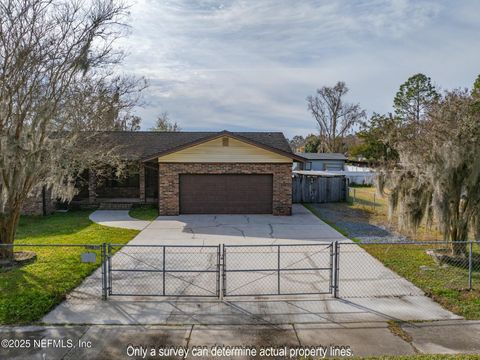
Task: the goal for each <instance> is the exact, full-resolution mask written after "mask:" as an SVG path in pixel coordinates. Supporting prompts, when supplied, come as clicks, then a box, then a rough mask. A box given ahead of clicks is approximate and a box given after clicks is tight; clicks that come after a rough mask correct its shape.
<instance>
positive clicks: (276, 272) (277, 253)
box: [223, 243, 334, 296]
mask: <svg viewBox="0 0 480 360" xmlns="http://www.w3.org/2000/svg"><path fill="white" fill-rule="evenodd" d="M333 255H334V254H333V244H332V243H328V244H325V243H323V244H302V245H297V244H292V245H225V246H224V247H223V295H224V296H267V295H307V294H328V293H331V292H332V286H333V273H332V265H333V261H334V258H333Z"/></svg>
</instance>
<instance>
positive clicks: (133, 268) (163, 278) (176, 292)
mask: <svg viewBox="0 0 480 360" xmlns="http://www.w3.org/2000/svg"><path fill="white" fill-rule="evenodd" d="M114 253H115V254H114ZM112 254H114V255H112ZM107 258H108V264H107V272H108V286H107V289H108V294H109V295H135V296H182V297H188V296H196V297H218V296H219V286H220V285H219V282H220V247H219V246H194V245H192V246H188V245H183V246H182V245H178V246H173V245H169V246H164V245H114V244H112V245H107Z"/></svg>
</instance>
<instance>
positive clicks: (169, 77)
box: [121, 0, 480, 137]
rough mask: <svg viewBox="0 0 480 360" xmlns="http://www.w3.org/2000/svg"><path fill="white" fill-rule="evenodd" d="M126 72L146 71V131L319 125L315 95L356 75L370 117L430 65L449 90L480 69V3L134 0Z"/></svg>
mask: <svg viewBox="0 0 480 360" xmlns="http://www.w3.org/2000/svg"><path fill="white" fill-rule="evenodd" d="M131 2H132V7H131V17H130V22H129V23H130V25H131V31H130V35H129V37H128V38H127V39H125V40H124V41H122V44H121V46H122V47H123V48H124V49H125V50H126V51H127V53H128V57H127V59H126V63H125V67H124V69H125V71H127V72H133V73H134V74H136V75H140V76H145V77H146V78H147V79H148V81H149V84H150V86H149V88H148V89H147V90H145V93H144V101H145V103H146V104H145V106H143V107H142V108H140V109H138V111H137V112H138V114H139V115H140V116H141V117H142V118H143V125H142V128H143V129H148V128H149V127H150V126H152V125H153V122H154V120H155V118H156V116H157V115H158V114H160V113H161V112H164V111H168V113H169V114H170V118H171V119H172V120H175V121H177V122H178V123H179V124H180V126H181V127H182V129H183V130H191V131H194V130H223V129H227V130H236V131H255V130H258V131H283V132H284V133H285V135H287V136H288V137H291V136H293V135H296V134H301V135H306V134H308V133H311V132H314V131H316V124H315V121H314V120H313V118H312V117H311V115H310V114H309V113H308V111H307V108H306V101H305V98H306V97H307V96H308V95H310V94H313V93H314V92H315V89H316V88H319V87H321V86H324V85H333V84H334V83H335V82H336V81H338V80H342V81H345V82H346V83H347V85H348V87H349V88H350V93H349V96H348V100H349V101H350V102H358V103H360V104H361V106H362V107H363V108H365V109H366V110H367V112H368V113H369V114H371V113H372V112H374V111H375V112H381V113H384V112H388V111H391V105H392V99H393V97H394V96H395V92H396V91H397V90H398V87H399V85H400V84H401V83H402V82H403V81H405V80H406V79H407V78H408V77H409V76H410V75H412V74H415V73H418V72H422V73H425V74H426V75H428V76H430V77H431V78H432V80H433V81H434V83H435V84H436V85H438V86H439V87H441V88H444V89H449V88H454V87H470V86H471V85H472V83H473V81H474V79H475V78H476V76H477V75H478V74H479V73H480V20H479V17H478V15H479V14H480V1H478V0H470V1H469V0H466V1H463V0H458V1H453V0H450V1H447V0H445V1H421V0H394V1H380V0H368V1H367V0H366V1H353V0H351V1H349V0H336V1H334V0H329V1H314V0H284V1H282V0H245V1H240V0H230V1H220V0H172V1H162V0H131Z"/></svg>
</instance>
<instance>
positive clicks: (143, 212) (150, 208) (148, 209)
mask: <svg viewBox="0 0 480 360" xmlns="http://www.w3.org/2000/svg"><path fill="white" fill-rule="evenodd" d="M128 214H129V215H130V216H131V217H133V218H135V219H139V220H147V221H152V220H155V219H156V218H157V217H158V208H157V207H156V206H154V205H140V206H136V207H134V208H133V209H131V210H130V211H129V213H128Z"/></svg>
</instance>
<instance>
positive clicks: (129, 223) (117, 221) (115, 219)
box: [90, 210, 151, 230]
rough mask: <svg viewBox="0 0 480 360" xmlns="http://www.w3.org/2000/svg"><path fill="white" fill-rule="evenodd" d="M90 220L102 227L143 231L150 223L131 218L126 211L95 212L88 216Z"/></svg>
mask: <svg viewBox="0 0 480 360" xmlns="http://www.w3.org/2000/svg"><path fill="white" fill-rule="evenodd" d="M90 220H92V221H93V222H96V223H97V224H100V225H104V226H110V227H117V228H122V229H132V230H143V229H145V228H146V227H147V226H148V225H150V223H151V221H145V220H138V219H135V218H132V217H131V216H130V215H128V210H96V211H94V212H93V213H91V214H90Z"/></svg>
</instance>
